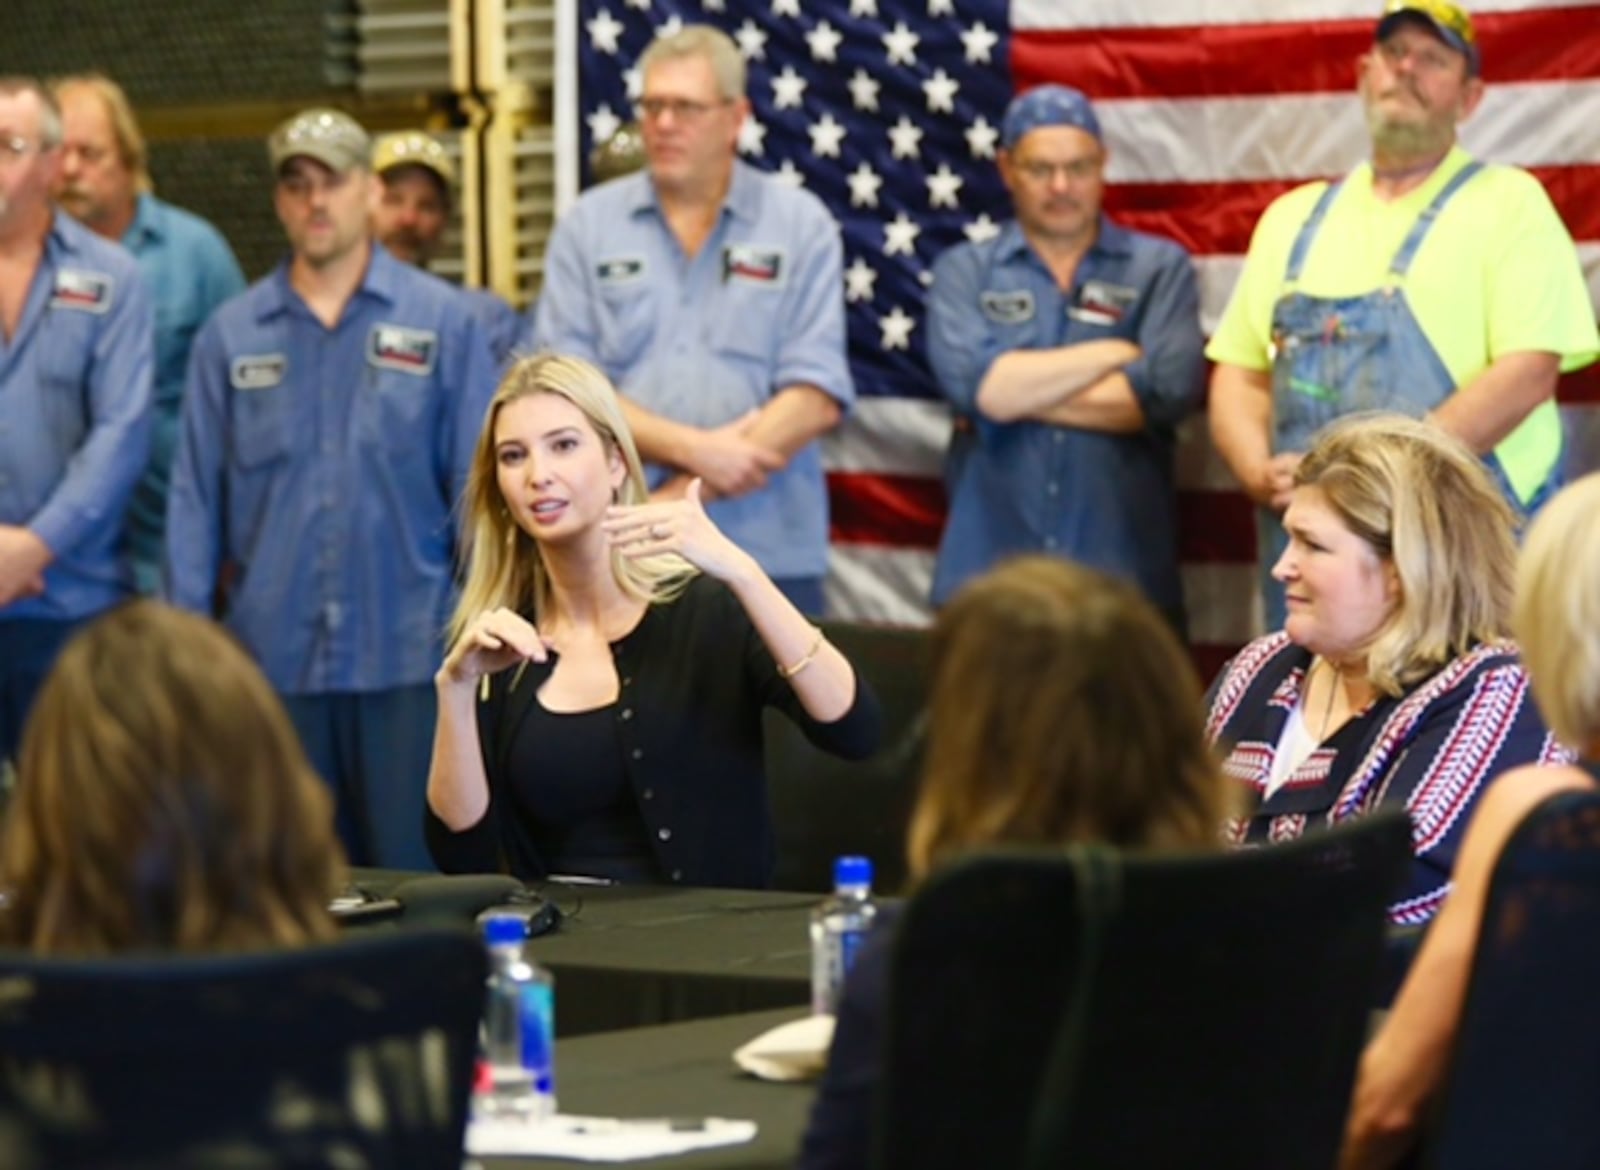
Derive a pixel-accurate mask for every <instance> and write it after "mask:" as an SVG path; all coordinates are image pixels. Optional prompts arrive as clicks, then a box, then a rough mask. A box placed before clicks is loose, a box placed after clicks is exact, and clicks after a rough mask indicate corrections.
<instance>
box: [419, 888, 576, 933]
mask: <svg viewBox="0 0 1600 1170" xmlns="http://www.w3.org/2000/svg"><path fill="white" fill-rule="evenodd" d="M391 896H392V897H393V898H394V900H395V901H397V902H399V903H400V904H401V905H402V906H404V907H405V918H406V921H407V922H435V923H437V922H444V923H456V924H459V923H463V922H472V921H474V920H476V919H477V918H478V917H479V915H481V914H483V913H484V912H485V911H487V910H491V909H492V910H493V911H494V912H495V913H497V914H500V913H505V914H514V915H517V916H519V917H521V918H522V919H523V920H524V921H525V923H526V924H527V931H528V936H529V937H530V938H531V937H532V936H534V935H538V934H544V933H546V932H548V931H551V930H554V929H555V928H556V926H557V924H558V923H559V922H560V921H561V912H560V911H559V910H558V909H557V908H556V906H555V904H554V903H553V902H547V901H545V900H544V899H543V898H541V897H540V896H539V895H538V894H535V893H533V892H532V891H531V890H529V889H528V888H527V887H525V886H524V885H523V884H522V883H521V882H519V881H518V880H517V879H516V878H514V877H507V876H506V875H505V874H498V873H472V874H451V875H438V876H429V877H419V878H412V879H411V880H410V881H406V882H401V883H400V884H399V885H398V886H396V887H395V888H394V892H393V893H392V895H391Z"/></svg>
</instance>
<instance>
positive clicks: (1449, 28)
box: [1377, 0, 1481, 74]
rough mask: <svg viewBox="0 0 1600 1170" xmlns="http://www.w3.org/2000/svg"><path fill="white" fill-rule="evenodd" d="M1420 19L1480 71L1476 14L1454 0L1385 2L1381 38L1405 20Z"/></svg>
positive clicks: (1381, 19) (1380, 20) (1378, 37)
mask: <svg viewBox="0 0 1600 1170" xmlns="http://www.w3.org/2000/svg"><path fill="white" fill-rule="evenodd" d="M1406 19H1411V20H1420V21H1422V22H1423V23H1424V24H1426V25H1427V26H1428V27H1429V28H1431V29H1432V30H1433V32H1434V34H1435V35H1436V36H1438V38H1439V39H1440V40H1441V41H1443V42H1444V43H1445V44H1447V45H1449V46H1450V47H1451V48H1452V49H1454V50H1455V51H1456V52H1458V53H1460V54H1462V55H1463V56H1465V57H1466V59H1467V66H1468V67H1469V68H1470V69H1471V70H1472V72H1473V73H1474V74H1476V73H1477V72H1478V70H1479V67H1480V64H1481V62H1480V61H1479V59H1478V34H1477V33H1475V32H1473V30H1472V17H1470V16H1468V15H1467V10H1466V9H1465V8H1461V7H1459V6H1457V5H1455V4H1452V3H1450V0H1388V3H1387V4H1385V5H1384V6H1383V16H1382V17H1381V18H1379V20H1378V35H1377V39H1378V40H1380V41H1381V40H1383V38H1384V37H1386V36H1388V35H1389V34H1390V33H1391V32H1393V31H1394V27H1395V25H1397V24H1399V23H1400V22H1401V21H1402V20H1406Z"/></svg>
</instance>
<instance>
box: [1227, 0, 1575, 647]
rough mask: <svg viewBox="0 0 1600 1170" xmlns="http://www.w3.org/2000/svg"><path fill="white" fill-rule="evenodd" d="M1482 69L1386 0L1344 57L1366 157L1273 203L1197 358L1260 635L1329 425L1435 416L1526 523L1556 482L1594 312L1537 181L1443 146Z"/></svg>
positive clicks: (1477, 92) (1415, 1)
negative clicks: (1340, 174) (1364, 45)
mask: <svg viewBox="0 0 1600 1170" xmlns="http://www.w3.org/2000/svg"><path fill="white" fill-rule="evenodd" d="M1480 66H1481V61H1480V58H1479V51H1478V41H1477V37H1476V34H1475V33H1474V31H1473V27H1472V20H1471V18H1470V17H1469V16H1468V15H1467V13H1466V12H1465V11H1463V10H1462V9H1461V8H1458V7H1457V6H1456V5H1455V4H1453V3H1450V2H1449V0H1389V2H1388V3H1387V4H1386V5H1385V8H1384V12H1383V16H1382V17H1381V19H1380V20H1379V21H1378V25H1377V30H1376V37H1375V43H1374V45H1373V47H1372V49H1371V51H1370V52H1368V53H1366V54H1365V55H1363V56H1362V57H1361V59H1360V61H1359V62H1358V64H1357V74H1358V77H1359V88H1360V94H1361V102H1362V105H1363V107H1364V110H1365V113H1366V121H1367V129H1368V132H1369V134H1370V136H1371V150H1372V157H1371V160H1370V161H1369V162H1364V163H1362V164H1360V165H1359V166H1357V167H1356V168H1355V170H1353V171H1351V172H1350V173H1349V174H1348V175H1346V176H1345V178H1344V179H1342V180H1341V181H1339V182H1337V183H1331V184H1330V183H1325V182H1317V183H1309V184H1306V185H1305V186H1303V187H1298V188H1296V189H1295V190H1293V191H1290V192H1288V193H1287V194H1285V195H1283V196H1281V197H1280V198H1278V199H1277V200H1276V201H1275V202H1274V203H1273V204H1272V205H1271V206H1270V207H1268V208H1267V210H1266V212H1265V213H1264V214H1263V215H1262V217H1261V221H1260V222H1259V223H1258V224H1257V225H1256V230H1255V236H1254V238H1253V239H1252V240H1251V243H1250V253H1249V256H1248V257H1247V259H1246V261H1245V267H1244V272H1243V274H1242V275H1241V276H1240V278H1239V283H1238V285H1237V286H1236V287H1235V288H1234V292H1233V298H1232V300H1231V301H1230V302H1229V304H1228V308H1227V311H1226V313H1225V314H1224V315H1223V318H1222V320H1221V322H1220V323H1219V324H1218V326H1217V330H1216V333H1215V334H1214V335H1213V336H1212V339H1211V343H1210V346H1209V347H1208V349H1207V351H1206V352H1207V354H1208V355H1209V356H1210V357H1211V358H1212V359H1213V361H1215V362H1216V371H1215V373H1214V374H1213V376H1212V381H1211V401H1210V415H1211V434H1212V438H1213V439H1214V440H1215V442H1216V445H1217V449H1218V451H1219V452H1220V453H1221V454H1222V457H1223V458H1224V459H1225V460H1226V461H1227V463H1228V466H1229V467H1231V468H1232V469H1233V473H1234V475H1235V476H1237V477H1238V479H1239V481H1240V483H1242V484H1243V485H1244V489H1245V491H1246V492H1248V493H1249V494H1250V496H1251V497H1252V498H1253V499H1254V500H1255V501H1256V503H1257V504H1259V505H1260V509H1259V512H1258V517H1259V523H1258V526H1257V531H1258V541H1257V543H1258V545H1259V548H1260V561H1261V565H1260V567H1261V570H1262V581H1261V585H1262V599H1263V602H1264V604H1265V607H1266V619H1267V628H1268V629H1277V628H1278V627H1279V626H1281V625H1282V624H1283V607H1284V601H1283V586H1282V585H1281V584H1279V583H1278V582H1276V581H1273V580H1272V579H1271V577H1270V571H1271V568H1272V565H1273V564H1274V562H1275V561H1276V560H1277V558H1278V555H1279V553H1281V552H1282V550H1283V545H1284V540H1285V538H1284V534H1283V525H1282V522H1281V521H1282V514H1283V510H1284V508H1285V507H1286V506H1287V504H1288V496H1289V490H1290V488H1291V486H1292V483H1293V476H1294V469H1295V465H1296V464H1297V463H1298V462H1299V461H1300V453H1301V452H1302V451H1304V450H1305V449H1306V446H1307V444H1308V441H1309V440H1310V438H1311V435H1312V434H1313V433H1314V432H1315V431H1316V430H1317V429H1318V428H1319V427H1321V426H1323V425H1324V424H1325V423H1327V422H1330V421H1332V420H1333V419H1335V418H1338V417H1339V416H1341V415H1344V414H1349V413H1351V412H1354V411H1360V410H1374V409H1382V410H1396V411H1400V412H1402V413H1405V414H1410V415H1414V416H1418V417H1426V418H1428V419H1430V420H1431V421H1432V422H1434V423H1435V424H1437V425H1438V426H1440V427H1442V428H1444V429H1445V430H1446V431H1449V432H1450V433H1451V434H1453V435H1455V436H1456V437H1457V438H1460V439H1461V440H1463V441H1464V442H1465V443H1466V444H1467V445H1468V446H1469V447H1471V448H1472V449H1473V450H1474V451H1476V452H1478V453H1479V454H1480V455H1481V456H1482V457H1483V459H1484V462H1485V463H1486V464H1487V465H1488V467H1489V470H1490V472H1491V473H1492V474H1493V475H1494V476H1495V477H1496V478H1497V479H1498V481H1499V483H1500V487H1501V489H1502V491H1503V492H1504V493H1505V495H1506V498H1507V499H1508V500H1509V501H1510V502H1511V504H1512V505H1513V506H1514V507H1515V508H1516V509H1517V510H1518V511H1520V512H1524V513H1526V512H1531V511H1533V510H1534V509H1535V508H1537V507H1538V506H1539V505H1540V504H1541V503H1543V501H1544V500H1545V499H1546V498H1547V497H1548V496H1549V495H1550V494H1551V493H1552V492H1553V491H1554V490H1555V488H1556V487H1557V486H1558V485H1559V482H1560V470H1561V448H1562V435H1561V419H1560V415H1559V414H1558V412H1557V409H1556V403H1555V387H1556V379H1557V377H1558V376H1559V374H1560V373H1561V372H1562V371H1563V370H1571V369H1576V368H1578V367H1580V366H1584V365H1587V364H1588V363H1589V362H1591V361H1593V360H1594V357H1595V350H1596V346H1597V341H1596V336H1595V317H1594V308H1593V306H1592V305H1591V304H1590V302H1589V295H1588V292H1587V290H1586V289H1585V287H1584V283H1583V274H1582V272H1581V270H1580V268H1579V264H1578V257H1577V252H1576V250H1575V249H1574V248H1573V245H1572V238H1571V237H1570V236H1569V235H1568V234H1567V231H1566V228H1565V227H1564V226H1563V225H1562V223H1561V220H1560V219H1559V218H1558V217H1557V215H1556V213H1555V209H1554V208H1553V207H1552V206H1551V204H1550V199H1549V197H1548V196H1547V195H1546V194H1545V192H1544V189H1543V188H1542V187H1540V185H1539V182H1538V180H1537V179H1535V178H1533V176H1531V175H1529V174H1528V173H1527V172H1525V171H1522V170H1519V169H1517V168H1515V167H1509V166H1484V165H1483V164H1481V163H1479V162H1478V161H1476V160H1475V159H1473V158H1472V156H1471V155H1469V154H1468V153H1467V152H1466V151H1464V150H1462V149H1461V148H1460V147H1459V146H1458V145H1457V144H1456V128H1457V127H1458V126H1459V125H1460V124H1461V123H1462V122H1463V121H1465V120H1466V119H1467V118H1468V117H1469V116H1470V115H1471V114H1472V112H1473V111H1474V110H1475V109H1477V107H1478V103H1479V102H1480V101H1481V100H1482V99H1483V93H1484V83H1483V78H1482V75H1481V69H1480Z"/></svg>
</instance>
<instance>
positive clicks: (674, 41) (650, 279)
mask: <svg viewBox="0 0 1600 1170" xmlns="http://www.w3.org/2000/svg"><path fill="white" fill-rule="evenodd" d="M639 70H640V74H641V76H642V78H643V92H642V94H641V96H640V99H639V121H640V127H641V134H642V136H643V139H644V150H645V156H646V159H647V168H646V170H645V172H643V173H640V174H634V175H628V176H626V177H624V178H620V179H616V180H613V181H612V182H609V183H602V184H601V185H600V186H598V187H595V188H593V189H592V190H590V191H588V192H586V193H585V194H584V195H583V197H582V198H580V199H579V200H578V202H577V204H576V205H574V207H573V208H572V210H571V211H569V212H567V214H566V215H564V216H563V217H562V218H561V220H560V222H558V223H557V224H556V229H555V232H554V233H553V234H552V235H551V237H550V246H549V250H548V252H547V253H546V257H545V268H544V288H543V290H542V291H541V293H540V296H539V308H538V313H537V316H536V320H535V325H534V341H535V344H536V345H537V346H538V347H541V348H549V349H553V350H555V351H556V352H558V353H568V354H575V355H577V356H579V357H583V358H587V359H588V360H589V361H592V362H594V363H595V364H596V365H598V366H599V367H600V368H601V369H603V370H605V372H606V374H607V376H609V377H610V378H611V380H612V381H613V382H615V383H616V385H617V388H618V389H619V390H620V391H621V392H622V394H623V408H624V410H625V412H626V414H627V416H628V424H629V426H630V427H631V429H632V430H633V434H634V438H635V439H636V440H637V441H638V444H639V453H640V454H641V455H642V456H644V458H645V459H646V460H647V461H648V462H649V463H650V464H651V466H650V467H649V468H648V472H649V474H650V480H651V486H652V488H653V489H654V490H655V492H656V493H657V495H658V496H679V495H682V493H683V490H684V487H685V485H686V484H687V483H688V482H689V479H690V478H691V477H694V476H698V477H700V479H701V480H702V481H703V485H702V493H703V498H705V499H707V500H709V501H711V502H710V503H709V505H708V509H707V510H708V511H709V512H710V514H711V518H712V519H713V520H715V521H716V523H717V526H718V527H720V528H721V529H722V531H724V532H725V533H727V534H728V536H729V537H730V538H731V539H732V540H733V541H734V542H735V543H736V544H738V545H739V546H740V547H741V548H743V549H745V550H746V551H748V552H749V553H750V555H751V556H753V557H755V559H756V561H757V563H759V564H760V565H761V567H762V569H764V570H765V571H766V573H767V574H768V576H770V577H771V578H772V579H773V580H774V581H775V582H776V583H777V585H778V587H779V588H780V589H782V590H783V591H784V593H785V594H786V595H787V596H788V597H789V599H790V600H791V601H793V602H794V603H795V604H796V605H797V606H798V607H799V608H800V609H802V610H804V611H805V612H807V613H810V614H820V613H821V612H822V609H823V594H822V579H823V576H824V574H825V573H826V571H827V562H828V496H827V488H826V485H825V484H824V482H823V472H822V456H821V453H820V451H819V450H818V444H817V442H816V440H817V439H818V438H819V437H820V436H821V435H823V434H824V433H826V432H827V431H828V430H830V429H832V428H833V427H834V426H835V425H836V424H837V423H838V421H839V419H840V417H841V415H842V413H843V411H844V410H845V409H846V408H848V407H849V405H850V404H851V402H852V401H854V397H855V389H854V386H853V384H852V382H851V379H850V371H849V367H848V364H847V362H846V359H845V323H844V276H843V255H844V253H843V246H842V244H841V243H840V240H839V227H838V225H837V224H836V223H835V222H834V221H833V218H832V217H831V216H830V215H829V214H828V212H827V209H826V208H824V207H823V205H822V203H821V202H820V201H819V200H818V199H817V198H816V196H814V195H812V194H810V193H809V192H807V191H801V190H796V189H794V188H791V187H788V186H786V185H785V184H783V183H782V182H780V181H779V180H777V179H775V178H772V177H771V176H769V175H763V174H762V173H761V172H760V171H757V170H755V169H754V168H752V167H748V166H746V165H745V164H744V163H742V162H739V161H738V159H737V158H736V157H735V154H736V144H737V142H738V138H739V127H740V125H741V124H742V123H743V122H744V119H745V118H746V117H747V116H748V114H749V109H750V103H749V101H748V100H747V99H746V98H745V92H744V87H745V68H744V59H743V58H742V57H741V56H740V55H739V49H738V47H737V46H736V45H735V44H734V43H733V41H732V39H731V38H730V37H728V35H727V34H726V33H723V32H721V31H719V30H717V29H714V28H711V27H709V26H706V25H690V26H688V27H686V28H683V29H681V30H679V31H678V32H677V33H674V34H673V35H671V36H665V37H660V38H658V39H657V40H656V41H654V42H653V43H652V44H651V46H650V48H649V49H647V50H646V51H645V53H644V56H643V57H642V58H641V59H640V61H639Z"/></svg>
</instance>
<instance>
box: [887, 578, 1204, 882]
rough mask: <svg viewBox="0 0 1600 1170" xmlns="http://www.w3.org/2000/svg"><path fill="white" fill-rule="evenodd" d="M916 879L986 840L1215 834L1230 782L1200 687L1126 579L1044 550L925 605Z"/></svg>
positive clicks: (1151, 840) (1131, 840)
mask: <svg viewBox="0 0 1600 1170" xmlns="http://www.w3.org/2000/svg"><path fill="white" fill-rule="evenodd" d="M933 669H934V679H933V689H932V693H931V695H930V700H929V708H928V716H929V718H928V743H927V750H926V756H925V758H926V760H927V763H926V765H925V766H924V769H923V774H922V785H921V788H920V790H919V792H918V796H917V803H916V807H915V809H914V810H913V812H912V817H911V830H910V840H909V848H908V852H909V856H910V863H911V865H910V868H911V872H912V875H913V878H914V879H918V880H919V879H921V878H922V877H925V876H926V875H927V874H928V872H929V871H930V870H932V869H933V868H935V867H936V866H937V865H938V864H940V863H941V862H943V861H945V860H947V859H949V858H950V857H951V856H953V855H955V854H958V853H961V852H963V851H966V850H969V849H974V848H979V847H981V846H984V845H993V844H1002V843H1008V844H1033V845H1057V844H1068V843H1072V842H1103V843H1105V844H1110V845H1117V846H1123V847H1174V846H1199V845H1205V844H1210V843H1215V842H1216V841H1217V840H1218V839H1219V833H1220V830H1221V827H1222V824H1223V822H1224V820H1225V819H1226V817H1227V816H1228V814H1229V812H1230V811H1231V810H1230V800H1231V793H1232V789H1231V787H1230V786H1229V785H1228V784H1226V782H1225V781H1224V779H1223V777H1222V774H1221V771H1220V769H1219V768H1218V765H1217V762H1216V758H1215V757H1214V755H1213V754H1212V750H1211V748H1210V746H1209V745H1208V744H1207V742H1206V736H1205V726H1204V721H1203V720H1202V718H1201V696H1200V684H1199V681H1198V680H1197V679H1196V677H1195V673H1194V667H1193V666H1192V665H1191V664H1190V662H1189V660H1188V657H1187V655H1186V654H1185V653H1184V651H1183V649H1182V647H1180V646H1179V644H1178V640H1177V638H1176V637H1175V636H1174V635H1173V633H1172V630H1171V629H1170V628H1169V627H1168V626H1167V624H1166V623H1165V622H1164V621H1163V620H1162V619H1161V618H1160V617H1159V616H1158V615H1157V614H1156V612H1155V610H1154V609H1153V608H1152V607H1151V606H1150V604H1149V603H1148V602H1147V601H1145V600H1144V598H1143V597H1141V596H1140V595H1139V594H1138V592H1137V591H1136V590H1135V589H1134V588H1133V587H1132V586H1131V585H1128V584H1127V583H1125V582H1123V581H1119V580H1115V579H1113V578H1111V577H1108V576H1106V575H1105V574H1102V573H1099V572H1096V571H1094V570H1092V569H1087V568H1084V567H1083V566H1081V565H1076V564H1073V563H1071V562H1068V561H1062V560H1058V559H1056V558H1053V557H1039V556H1033V557H1022V558H1019V559H1016V560H1013V561H1010V562H1007V563H1006V564H1004V565H1002V566H1001V567H1000V568H998V569H995V570H994V571H992V572H990V573H987V574H985V575H984V576H982V577H980V578H978V579H977V580H975V581H973V582H972V583H971V584H969V585H968V586H966V587H965V588H964V589H962V590H961V592H960V593H958V594H957V595H956V597H955V599H954V600H952V601H951V603H950V604H949V605H948V606H947V607H946V608H945V609H944V610H943V611H942V612H941V613H940V614H939V620H938V623H937V625H936V626H935V628H934V634H933Z"/></svg>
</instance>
